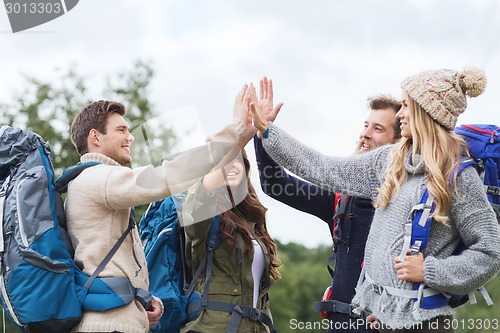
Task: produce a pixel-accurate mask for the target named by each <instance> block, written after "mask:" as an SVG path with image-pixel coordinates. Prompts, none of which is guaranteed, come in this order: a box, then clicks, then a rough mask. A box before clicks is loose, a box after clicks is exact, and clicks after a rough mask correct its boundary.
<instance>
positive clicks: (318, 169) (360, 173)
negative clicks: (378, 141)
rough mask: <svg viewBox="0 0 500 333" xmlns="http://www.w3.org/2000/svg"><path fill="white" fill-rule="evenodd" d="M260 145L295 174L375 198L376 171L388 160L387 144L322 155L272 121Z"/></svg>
mask: <svg viewBox="0 0 500 333" xmlns="http://www.w3.org/2000/svg"><path fill="white" fill-rule="evenodd" d="M263 146H264V148H265V149H266V151H267V152H268V153H269V155H270V156H271V158H273V159H274V160H275V161H276V162H278V163H279V164H281V165H282V166H283V167H284V168H285V169H287V170H290V171H291V172H293V173H294V174H296V175H298V176H299V177H301V178H303V179H305V180H307V181H310V182H311V183H313V184H316V185H318V186H321V187H323V188H325V189H328V190H329V191H332V192H342V193H346V194H348V195H352V196H357V197H362V198H370V199H375V197H376V196H377V194H378V193H377V188H378V187H379V186H380V183H381V177H380V174H381V172H382V170H383V168H385V167H386V165H387V162H388V158H387V155H388V152H389V150H390V147H392V145H387V146H384V147H381V148H378V149H375V150H373V151H371V152H368V153H365V154H361V155H356V156H351V157H347V158H340V157H331V156H326V155H323V154H321V153H319V152H317V151H315V150H314V149H312V148H310V147H307V146H305V145H303V144H301V143H300V142H298V141H297V140H295V139H294V138H292V137H291V136H290V135H288V134H287V133H285V132H284V131H283V130H281V129H279V128H278V127H277V126H275V125H274V124H270V126H269V136H268V138H267V139H264V140H263Z"/></svg>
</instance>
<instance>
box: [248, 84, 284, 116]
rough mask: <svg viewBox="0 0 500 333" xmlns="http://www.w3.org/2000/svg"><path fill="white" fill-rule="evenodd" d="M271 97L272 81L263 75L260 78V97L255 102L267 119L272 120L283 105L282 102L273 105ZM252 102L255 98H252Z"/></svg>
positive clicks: (272, 96)
mask: <svg viewBox="0 0 500 333" xmlns="http://www.w3.org/2000/svg"><path fill="white" fill-rule="evenodd" d="M273 98H274V94H273V81H272V80H271V79H268V78H267V77H265V76H264V77H263V78H262V80H260V99H259V100H258V102H257V103H258V106H259V107H260V109H261V110H262V114H263V115H264V117H265V119H266V120H267V121H274V120H275V119H276V117H277V116H278V113H279V112H280V110H281V107H282V106H283V102H280V103H278V104H277V105H276V106H274V102H273ZM252 102H255V100H253V99H252Z"/></svg>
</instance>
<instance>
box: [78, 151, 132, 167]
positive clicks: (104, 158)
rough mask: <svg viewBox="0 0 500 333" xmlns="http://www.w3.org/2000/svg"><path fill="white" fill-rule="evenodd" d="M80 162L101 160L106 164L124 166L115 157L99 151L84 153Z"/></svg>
mask: <svg viewBox="0 0 500 333" xmlns="http://www.w3.org/2000/svg"><path fill="white" fill-rule="evenodd" d="M80 162H82V163H85V162H100V163H102V164H106V165H112V166H122V165H121V164H120V163H118V162H117V161H115V160H114V159H112V158H110V157H108V156H106V155H103V154H99V153H87V154H84V155H82V157H80Z"/></svg>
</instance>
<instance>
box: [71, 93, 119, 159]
mask: <svg viewBox="0 0 500 333" xmlns="http://www.w3.org/2000/svg"><path fill="white" fill-rule="evenodd" d="M112 113H118V114H119V115H121V116H125V115H126V114H127V112H126V110H125V106H123V104H121V103H118V102H113V101H105V100H99V101H97V102H94V103H91V104H89V105H87V106H86V107H84V108H83V109H82V111H80V113H78V114H77V115H76V117H75V119H74V120H73V124H71V142H73V145H74V146H75V148H76V150H77V151H78V154H79V155H80V156H82V155H83V154H86V153H88V149H89V147H88V144H87V138H88V136H89V132H90V130H91V129H96V130H98V131H99V132H101V133H103V134H106V125H107V122H108V117H109V115H110V114H112Z"/></svg>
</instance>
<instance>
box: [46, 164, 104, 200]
mask: <svg viewBox="0 0 500 333" xmlns="http://www.w3.org/2000/svg"><path fill="white" fill-rule="evenodd" d="M98 164H101V163H100V162H86V163H78V164H77V165H75V166H74V167H72V168H70V169H68V170H67V171H66V172H64V173H63V175H62V176H61V177H59V179H58V180H57V181H56V183H55V186H54V190H55V191H57V192H59V193H65V192H66V191H67V190H68V184H69V183H70V182H71V181H72V180H73V179H75V178H76V177H78V175H80V174H81V173H82V171H83V170H85V169H87V168H90V167H93V166H95V165H98Z"/></svg>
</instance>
